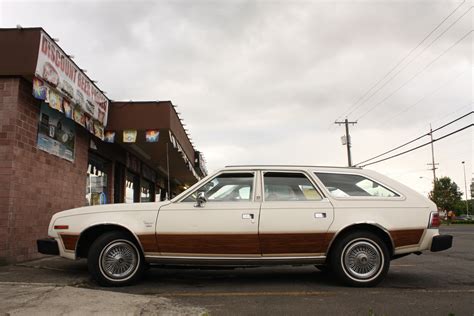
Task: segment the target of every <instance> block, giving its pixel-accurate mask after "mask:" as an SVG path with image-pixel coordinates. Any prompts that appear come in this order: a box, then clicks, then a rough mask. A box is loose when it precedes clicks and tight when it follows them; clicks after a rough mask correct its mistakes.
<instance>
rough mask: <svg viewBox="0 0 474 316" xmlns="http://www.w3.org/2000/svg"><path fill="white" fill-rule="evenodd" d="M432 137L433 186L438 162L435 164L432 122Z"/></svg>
mask: <svg viewBox="0 0 474 316" xmlns="http://www.w3.org/2000/svg"><path fill="white" fill-rule="evenodd" d="M430 137H431V165H432V168H431V169H432V170H433V186H434V184H435V182H436V164H435V156H434V145H433V129H432V128H431V124H430Z"/></svg>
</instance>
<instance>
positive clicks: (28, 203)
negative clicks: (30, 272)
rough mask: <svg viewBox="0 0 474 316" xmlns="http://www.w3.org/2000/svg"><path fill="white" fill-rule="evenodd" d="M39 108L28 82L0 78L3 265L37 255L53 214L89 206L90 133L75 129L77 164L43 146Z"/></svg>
mask: <svg viewBox="0 0 474 316" xmlns="http://www.w3.org/2000/svg"><path fill="white" fill-rule="evenodd" d="M39 112H40V102H39V101H38V100H36V99H34V98H33V96H32V84H31V83H30V82H28V81H26V80H24V79H21V78H5V77H2V78H0V263H1V262H19V261H25V260H29V259H34V258H37V257H39V256H40V254H38V253H37V251H36V239H38V238H43V237H46V236H47V229H48V224H49V221H50V219H51V216H52V215H53V214H54V213H56V212H59V211H62V210H65V209H69V208H74V207H78V206H82V205H85V188H86V172H87V160H88V147H89V135H88V134H87V132H86V131H85V130H83V129H81V128H76V145H75V161H74V163H71V162H69V161H66V160H64V159H61V158H59V157H56V156H53V155H50V154H48V153H46V152H44V151H42V150H39V149H37V148H36V138H37V131H38V120H39Z"/></svg>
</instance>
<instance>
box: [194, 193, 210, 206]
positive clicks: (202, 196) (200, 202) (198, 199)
mask: <svg viewBox="0 0 474 316" xmlns="http://www.w3.org/2000/svg"><path fill="white" fill-rule="evenodd" d="M206 202H207V199H206V195H205V194H204V192H198V194H197V197H196V204H194V207H203V205H204V203H206Z"/></svg>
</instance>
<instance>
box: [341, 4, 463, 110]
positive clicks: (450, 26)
mask: <svg viewBox="0 0 474 316" xmlns="http://www.w3.org/2000/svg"><path fill="white" fill-rule="evenodd" d="M471 9H472V7H470V8H469V9H467V10H466V11H465V12H464V13H463V14H462V15H461V16H460V17H458V18H457V19H456V20H455V21H454V22H453V23H451V24H450V25H449V26H448V27H447V28H446V29H445V30H444V31H443V32H441V33H440V34H439V35H438V36H437V37H436V38H435V39H434V40H432V41H431V43H429V44H428V45H427V46H425V47H424V48H423V49H422V50H421V51H420V52H418V54H417V55H416V56H415V57H413V58H412V59H411V60H410V61H409V62H408V63H406V64H405V65H404V66H403V67H402V68H400V69H399V70H398V71H397V72H396V73H395V74H394V75H393V76H392V77H390V78H389V79H388V80H387V81H385V83H384V84H383V85H382V86H380V87H379V88H378V89H377V90H376V91H374V93H372V94H371V95H370V96H369V98H367V99H366V100H365V101H364V102H362V103H361V104H360V106H362V105H363V104H364V103H366V102H367V101H368V100H370V99H371V98H372V97H373V96H374V95H375V94H377V92H379V91H380V90H382V89H383V88H384V87H385V86H386V85H387V84H388V83H389V82H390V81H392V80H393V79H394V78H395V77H396V76H398V75H399V74H400V73H401V72H402V71H403V70H405V69H406V68H407V67H408V66H409V65H410V64H411V63H412V62H413V61H414V60H416V59H417V58H418V57H419V56H420V55H421V54H422V53H424V52H425V51H426V50H427V49H428V48H430V47H431V45H433V44H434V43H435V42H436V41H437V40H438V39H440V38H441V36H443V35H444V34H445V33H446V32H447V31H448V30H450V29H451V28H452V27H453V26H454V25H455V24H456V23H457V22H458V21H459V20H461V19H462V18H463V17H464V16H465V15H466V14H467V13H468V12H469V11H471ZM360 106H358V107H357V108H360ZM355 110H356V109H353V110H352V111H351V112H349V113H348V114H347V115H350V114H352V113H353V112H354V111H355Z"/></svg>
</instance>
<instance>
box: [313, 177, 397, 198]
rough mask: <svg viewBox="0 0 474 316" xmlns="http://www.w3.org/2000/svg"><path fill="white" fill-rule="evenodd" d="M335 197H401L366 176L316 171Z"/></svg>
mask: <svg viewBox="0 0 474 316" xmlns="http://www.w3.org/2000/svg"><path fill="white" fill-rule="evenodd" d="M315 174H316V176H317V177H318V178H319V179H320V180H321V182H322V183H323V184H324V186H325V187H326V188H327V189H328V190H329V192H330V193H331V195H332V196H335V197H351V196H373V197H399V196H400V195H398V194H397V193H395V192H393V191H391V190H390V189H388V188H386V187H384V186H383V185H381V184H380V183H377V182H375V181H373V180H370V179H368V178H366V177H364V176H360V175H355V174H341V173H318V172H317V173H315Z"/></svg>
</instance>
